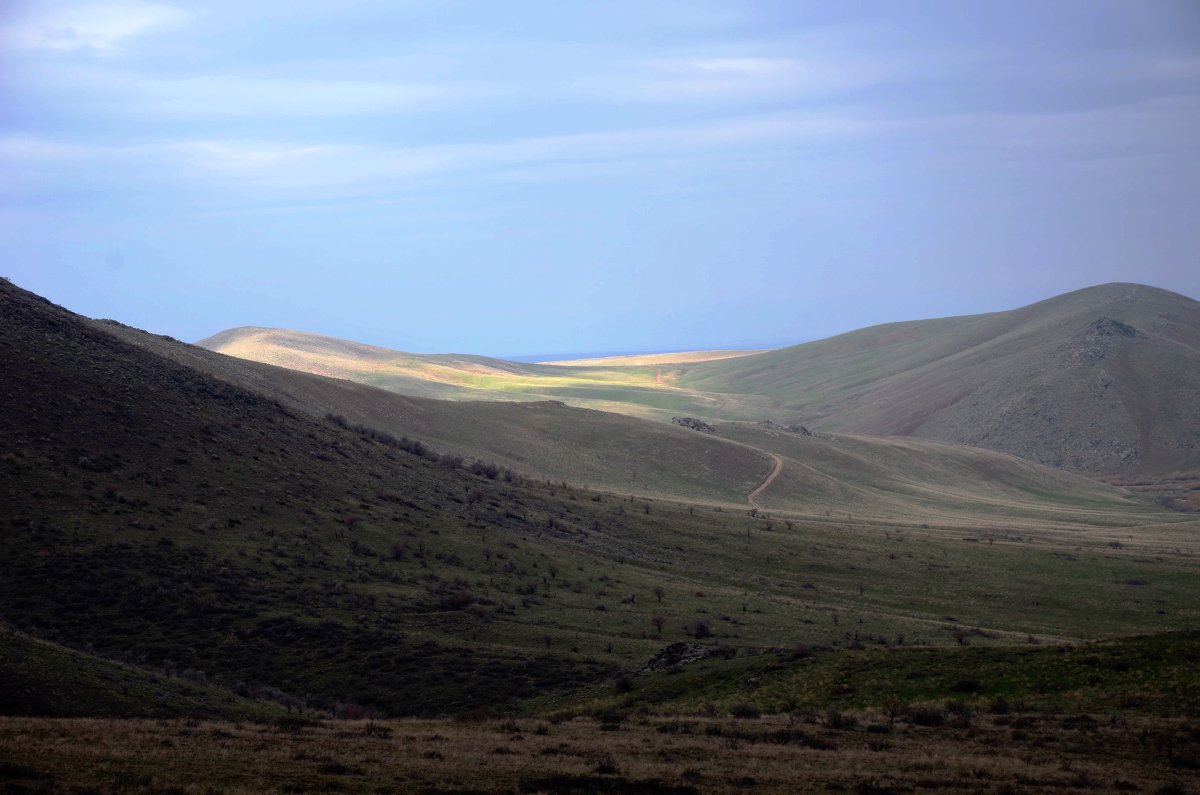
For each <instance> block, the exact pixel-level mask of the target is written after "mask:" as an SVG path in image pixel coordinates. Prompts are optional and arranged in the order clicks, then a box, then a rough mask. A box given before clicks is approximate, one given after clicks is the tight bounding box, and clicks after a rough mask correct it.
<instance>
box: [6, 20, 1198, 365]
mask: <svg viewBox="0 0 1200 795" xmlns="http://www.w3.org/2000/svg"><path fill="white" fill-rule="evenodd" d="M1198 251H1200V4H1197V3H1195V2H1192V1H1191V0H1182V1H1181V2H1174V3H1172V2H1152V1H1150V0H1145V1H1139V2H1127V1H1125V0H1121V1H1119V2H1106V1H1105V0H1086V2H1065V1H1064V2H1044V1H1043V0H1039V2H1019V1H1015V2H1008V1H1007V0H1006V2H993V3H982V2H960V1H959V0H946V1H945V2H905V3H893V2H878V3H873V2H837V3H833V2H830V3H822V4H815V3H814V4H806V3H800V2H795V0H787V1H781V2H737V3H734V2H727V1H726V0H721V2H674V1H673V0H664V2H622V1H621V0H615V1H613V2H583V0H580V1H579V2H563V1H562V0H555V1H554V2H521V1H520V0H514V2H507V3H498V2H454V1H453V0H396V1H395V2H387V3H382V2H365V1H363V0H357V1H356V0H344V1H343V2H337V3H333V2H312V1H311V0H291V1H289V2H273V0H264V1H263V2H246V1H245V0H239V2H225V1H224V0H217V1H216V2H205V3H195V4H192V3H184V2H178V3H167V2H162V3H160V2H138V1H136V0H131V1H128V2H87V3H68V2H55V1H54V0H40V1H39V2H22V0H17V1H16V2H15V3H14V2H12V0H8V1H7V2H4V3H3V5H0V259H2V261H3V266H2V267H0V275H7V276H9V277H11V278H12V279H13V280H14V281H15V282H17V283H18V284H20V285H22V286H24V287H27V288H29V289H32V290H35V291H37V292H39V293H41V294H43V295H45V296H47V297H49V298H51V299H52V300H54V301H56V302H58V303H61V304H64V305H65V306H67V307H68V308H71V309H73V310H75V311H79V312H82V313H84V314H88V315H92V316H98V317H114V318H117V319H120V320H122V321H124V322H127V323H130V324H132V325H136V326H140V327H143V328H147V329H149V330H152V331H155V332H157V333H165V334H170V335H172V336H175V337H178V338H181V339H186V340H194V339H197V338H200V337H203V336H206V335H208V334H211V333H215V332H216V331H219V330H221V329H223V328H227V327H230V326H236V325H263V326H284V327H291V328H300V329H306V330H311V331H318V332H322V333H328V334H334V335H337V336H343V337H349V338H354V339H360V340H364V341H369V342H373V343H376V344H380V345H386V346H390V347H396V348H401V349H406V350H414V351H423V352H443V351H467V352H475V353H487V354H493V355H517V354H529V353H559V352H589V351H645V350H673V349H684V348H703V347H726V346H728V347H739V346H756V345H764V344H785V343H788V342H796V341H801V340H807V339H813V338H818V337H822V336H826V335H829V334H832V333H836V332H840V331H845V330H850V329H853V328H857V327H861V326H864V325H869V324H872V323H879V322H886V321H892V320H905V319H912V318H918V317H931V316H940V315H948V314H966V313H972V312H979V311H990V310H997V309H1006V308H1012V307H1015V306H1019V305H1022V304H1025V303H1029V302H1032V301H1035V300H1038V299H1041V298H1045V297H1049V296H1051V295H1054V294H1057V293H1060V292H1065V291H1067V290H1072V289H1076V288H1079V287H1083V286H1087V285H1091V284H1098V283H1102V282H1108V281H1137V282H1143V283H1148V284H1153V285H1156V286H1161V287H1166V288H1168V289H1172V290H1176V291H1178V292H1182V293H1184V294H1186V295H1190V296H1192V297H1200V261H1198V257H1197V252H1198Z"/></svg>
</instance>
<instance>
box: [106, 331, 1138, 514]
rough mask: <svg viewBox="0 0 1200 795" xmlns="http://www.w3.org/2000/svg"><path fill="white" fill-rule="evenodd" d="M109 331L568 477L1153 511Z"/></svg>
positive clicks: (880, 442) (975, 507)
mask: <svg viewBox="0 0 1200 795" xmlns="http://www.w3.org/2000/svg"><path fill="white" fill-rule="evenodd" d="M106 328H107V329H108V330H110V331H112V332H114V333H117V334H119V335H121V336H122V338H123V339H126V340H128V341H130V342H132V343H134V344H136V345H139V346H142V347H146V348H147V349H150V350H153V351H154V352H156V353H157V354H159V355H162V356H166V357H169V358H173V359H175V360H176V361H180V362H182V363H186V364H189V365H190V366H195V367H199V368H202V369H203V370H204V371H205V372H208V373H210V374H212V375H214V376H216V377H218V378H221V379H223V380H225V381H228V382H231V383H234V384H237V385H240V386H244V387H247V388H250V389H255V390H258V391H260V392H263V391H265V393H266V394H269V395H270V396H271V397H273V398H275V399H277V400H280V401H281V402H283V403H284V404H285V405H288V406H290V407H294V408H296V409H298V410H301V411H305V412H307V413H309V414H312V415H314V416H317V417H323V416H325V414H326V413H329V412H332V413H335V414H339V415H342V416H344V417H346V418H347V419H348V421H350V422H351V423H356V424H362V425H365V426H368V427H371V428H377V429H380V430H383V431H387V432H389V433H392V434H394V435H397V436H408V437H412V438H417V439H422V440H424V441H426V442H428V443H430V444H433V445H434V446H436V447H437V448H438V449H441V450H446V451H451V452H453V453H456V454H459V455H465V456H469V457H471V458H475V459H481V460H486V461H494V462H496V463H497V464H500V465H502V466H506V467H509V468H512V469H514V470H515V471H518V472H521V473H523V474H526V475H529V476H532V477H537V478H540V479H549V480H554V481H566V482H568V483H570V484H572V485H574V486H583V487H588V488H599V489H605V490H610V491H615V492H619V493H624V494H639V495H646V496H651V497H655V498H671V499H682V500H689V501H700V502H704V503H709V504H720V505H726V506H729V507H736V506H747V507H748V501H747V497H748V495H749V494H750V492H751V491H753V490H755V489H756V488H757V487H758V486H760V485H761V484H763V482H764V481H765V479H766V478H767V476H768V474H769V473H770V472H771V471H772V468H773V466H774V458H773V457H772V456H778V457H780V458H781V459H782V460H783V471H782V472H781V474H780V476H779V477H777V478H776V479H775V480H774V481H772V483H771V485H770V487H769V488H767V489H765V490H764V491H763V492H762V493H760V495H759V497H758V498H757V499H756V501H755V502H756V504H758V505H760V506H763V507H768V508H771V509H772V510H776V511H786V512H789V513H791V514H801V515H810V516H811V515H816V516H825V515H828V514H829V513H830V512H837V513H838V514H839V515H844V514H846V513H850V514H852V515H854V516H857V517H859V518H864V517H870V518H875V519H891V520H901V519H907V520H910V521H919V522H929V521H954V522H958V523H968V524H969V523H976V522H991V523H993V524H998V525H1003V524H1004V523H1007V522H1010V521H1011V520H1013V519H1014V518H1018V517H1019V518H1021V519H1023V520H1032V519H1036V520H1039V521H1042V522H1052V523H1063V522H1066V523H1071V522H1075V521H1083V522H1085V523H1098V524H1106V523H1109V522H1116V523H1128V522H1129V521H1138V520H1139V519H1140V518H1141V517H1143V516H1144V514H1145V511H1146V508H1147V506H1146V504H1145V502H1144V501H1141V500H1136V499H1132V498H1131V497H1130V495H1129V494H1127V493H1124V492H1121V491H1117V490H1114V489H1112V488H1108V487H1104V486H1102V485H1100V484H1097V483H1095V482H1092V481H1087V480H1084V479H1083V478H1079V477H1076V476H1072V475H1067V474H1065V473H1061V472H1056V471H1051V470H1047V469H1046V468H1045V467H1042V466H1038V465H1035V464H1030V463H1029V462H1026V461H1022V460H1019V459H1016V458H1014V457H1012V456H1006V455H1002V454H997V453H993V452H990V451H986V450H979V449H970V448H963V447H959V446H954V445H947V444H941V443H936V442H930V441H926V440H920V439H903V440H900V439H880V438H870V437H851V436H843V435H840V434H820V435H817V436H803V435H799V434H795V433H788V432H786V431H785V430H783V429H782V428H781V427H780V426H764V425H760V424H756V423H718V425H717V428H716V432H715V433H698V432H696V431H692V430H687V429H684V428H681V427H679V426H675V425H667V424H663V423H657V422H651V421H648V420H643V419H640V418H636V417H629V416H625V415H620V414H614V413H612V412H601V411H594V410H587V409H581V408H575V407H571V406H567V405H565V404H563V403H561V402H557V401H538V402H530V403H514V402H496V401H489V402H480V401H446V400H432V399H426V398H417V397H408V396H402V395H398V394H395V393H393V392H390V391H386V390H381V389H374V388H370V387H367V386H364V385H360V384H357V383H351V382H348V381H332V380H330V379H328V378H323V377H318V376H314V375H311V374H306V373H300V372H298V371H293V370H287V369H282V368H278V367H272V366H267V365H263V364H260V363H258V362H252V361H249V360H244V359H237V358H233V357H229V356H222V355H217V354H214V353H211V352H209V351H207V350H204V349H200V348H197V347H190V346H183V345H180V344H178V343H176V342H174V341H171V340H163V339H161V338H158V337H155V336H153V335H148V334H145V333H144V332H139V331H137V330H136V329H129V328H128V327H121V326H116V325H112V324H109V325H107V326H106ZM1076 514H1080V515H1081V516H1082V518H1081V517H1080V516H1076ZM1083 514H1086V515H1083Z"/></svg>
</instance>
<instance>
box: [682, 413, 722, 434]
mask: <svg viewBox="0 0 1200 795" xmlns="http://www.w3.org/2000/svg"><path fill="white" fill-rule="evenodd" d="M671 422H672V423H674V424H675V425H679V426H680V427H683V428H690V429H691V430H693V431H700V432H701V433H716V432H717V429H716V428H714V427H713V426H711V425H709V424H708V423H707V422H705V421H704V420H698V419H696V418H695V417H672V418H671Z"/></svg>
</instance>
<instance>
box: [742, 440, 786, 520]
mask: <svg viewBox="0 0 1200 795" xmlns="http://www.w3.org/2000/svg"><path fill="white" fill-rule="evenodd" d="M762 452H764V453H766V452H767V451H766V450H763V451H762ZM767 455H769V456H771V459H772V460H773V461H774V462H775V468H774V469H772V470H771V474H769V475H767V479H766V480H764V481H763V482H762V483H760V484H759V486H758V488H757V489H755V490H754V491H752V492H750V493H749V494H747V495H746V502H748V503H750V504H751V505H753V506H754V507H755V508H761V507H762V506H761V505H759V504H758V500H757V497H758V495H760V494H762V493H763V492H764V491H766V490H767V488H768V487H770V485H771V484H772V483H774V482H775V478H777V477H779V473H780V472H782V471H783V458H782V457H781V456H778V455H776V454H775V453H767Z"/></svg>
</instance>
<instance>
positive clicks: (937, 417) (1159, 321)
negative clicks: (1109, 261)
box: [675, 284, 1200, 473]
mask: <svg viewBox="0 0 1200 795" xmlns="http://www.w3.org/2000/svg"><path fill="white" fill-rule="evenodd" d="M675 383H676V384H677V385H679V386H683V387H686V388H691V389H697V390H704V391H708V392H728V393H736V394H753V395H762V396H767V397H769V398H771V399H772V400H774V401H776V403H777V405H778V407H779V408H781V409H785V410H792V411H795V412H797V413H798V414H799V415H800V416H801V417H803V418H804V419H805V420H806V421H807V422H808V423H809V424H811V425H812V426H814V427H816V428H821V429H825V430H836V431H844V432H849V433H864V434H881V435H892V434H895V435H906V436H922V437H926V438H931V439H937V440H941V441H948V442H954V443H958V444H967V445H972V446H977V447H985V448H989V449H993V450H999V451H1002V452H1007V453H1012V454H1015V455H1018V456H1021V457H1023V458H1027V459H1030V460H1034V461H1038V462H1041V463H1045V464H1049V465H1051V466H1055V467H1062V468H1065V469H1070V470H1074V471H1080V472H1095V473H1115V472H1122V471H1126V472H1128V471H1170V470H1175V469H1183V468H1189V467H1195V466H1197V465H1200V303H1197V302H1196V301H1193V300H1191V299H1190V298H1186V297H1184V296H1181V295H1177V294H1175V293H1171V292H1168V291H1166V290H1159V289H1156V288H1152V287H1143V286H1140V285H1133V284H1109V285H1103V286H1100V287H1093V288H1088V289H1085V290H1079V291H1077V292H1073V293H1068V294H1066V295H1062V296H1058V297H1056V298H1052V299H1050V300H1047V301H1042V302H1040V303H1037V304H1033V305H1031V306H1027V307H1024V308H1022V309H1017V310H1014V311H1011V312H998V313H993V314H987V315H975V316H968V317H957V318H944V319H939V320H923V321H913V322H908V323H893V324H888V325H885V326H876V327H873V328H868V329H863V330H861V331H855V332H851V333H849V334H843V335H841V336H838V337H833V338H830V339H827V340H821V341H819V342H812V343H807V344H804V345H797V346H795V347H791V348H783V349H780V350H776V351H771V352H769V353H763V354H758V355H754V356H746V357H741V358H738V359H730V360H725V361H716V362H703V363H699V364H696V365H692V366H689V367H687V368H679V369H678V370H677V371H676V373H675Z"/></svg>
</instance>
